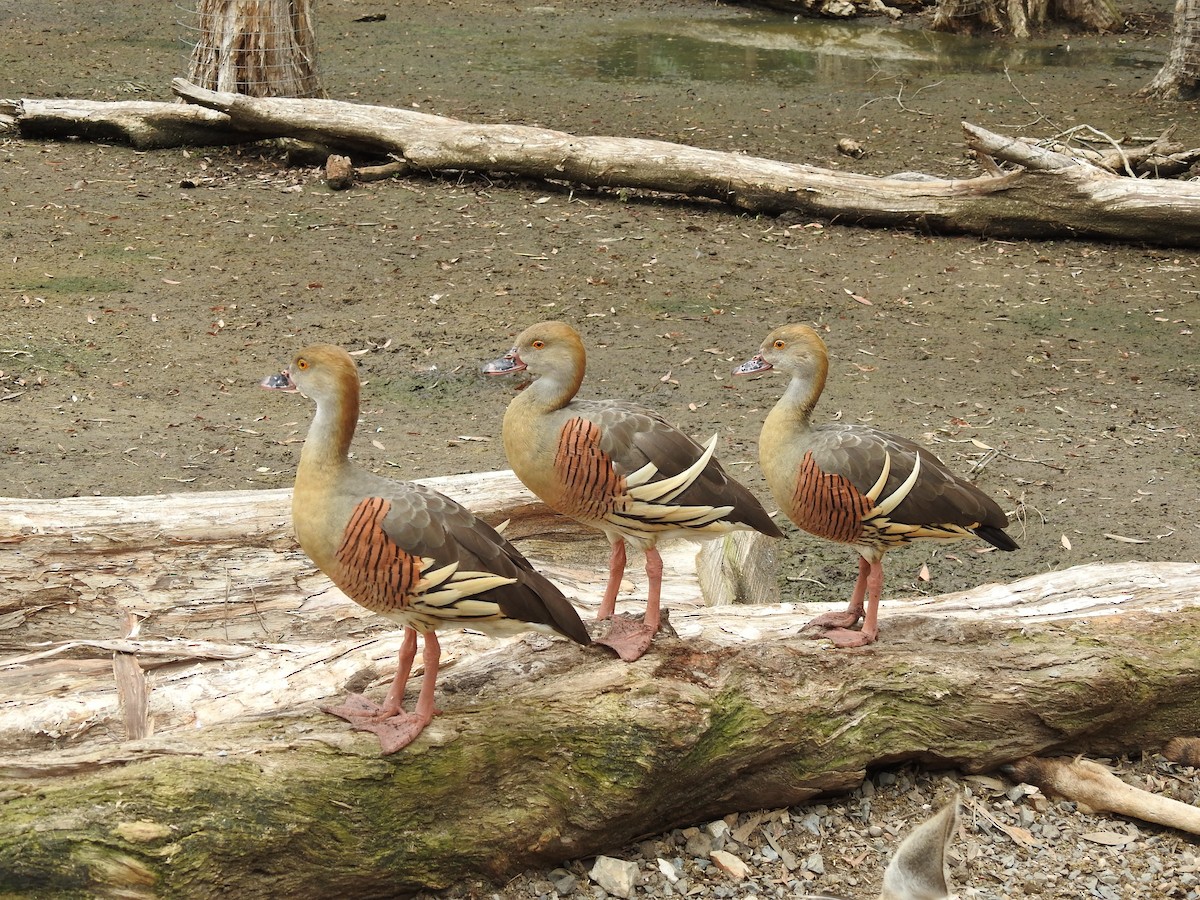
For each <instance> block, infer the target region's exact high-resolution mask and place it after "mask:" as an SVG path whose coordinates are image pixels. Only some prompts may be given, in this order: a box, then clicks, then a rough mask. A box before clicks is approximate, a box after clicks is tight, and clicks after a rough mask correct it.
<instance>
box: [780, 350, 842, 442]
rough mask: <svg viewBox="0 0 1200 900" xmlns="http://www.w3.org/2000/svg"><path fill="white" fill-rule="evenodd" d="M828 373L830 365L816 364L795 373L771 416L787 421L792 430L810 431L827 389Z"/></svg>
mask: <svg viewBox="0 0 1200 900" xmlns="http://www.w3.org/2000/svg"><path fill="white" fill-rule="evenodd" d="M817 362H818V363H819V361H817ZM828 371H829V367H828V364H826V365H824V366H822V365H819V364H814V365H813V366H812V367H810V368H805V369H802V370H799V371H797V372H795V373H794V374H793V375H792V380H791V381H790V382H788V386H787V389H786V390H785V391H784V392H783V396H782V397H780V398H779V402H778V403H777V404H775V408H774V409H773V410H771V413H770V415H771V416H772V417H774V418H776V419H777V420H784V421H786V422H787V423H788V425H789V426H790V427H791V428H798V429H801V430H805V431H806V430H808V428H809V427H810V425H811V424H812V412H813V409H814V408H815V407H816V405H817V400H818V399H820V397H821V391H823V390H824V389H825V377H826V375H827V374H828Z"/></svg>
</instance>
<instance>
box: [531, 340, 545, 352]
mask: <svg viewBox="0 0 1200 900" xmlns="http://www.w3.org/2000/svg"><path fill="white" fill-rule="evenodd" d="M529 346H531V347H532V348H533V349H534V350H541V349H542V348H543V347H545V346H546V342H545V341H534V342H533V343H532V344H530V345H529Z"/></svg>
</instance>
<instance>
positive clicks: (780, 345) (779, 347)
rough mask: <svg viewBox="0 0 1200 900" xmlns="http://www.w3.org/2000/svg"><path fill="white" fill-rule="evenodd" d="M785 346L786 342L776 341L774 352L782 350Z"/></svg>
mask: <svg viewBox="0 0 1200 900" xmlns="http://www.w3.org/2000/svg"><path fill="white" fill-rule="evenodd" d="M786 346H787V342H786V341H776V342H775V349H776V350H782V349H783V348H784V347H786Z"/></svg>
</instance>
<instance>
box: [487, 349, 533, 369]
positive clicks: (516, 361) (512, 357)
mask: <svg viewBox="0 0 1200 900" xmlns="http://www.w3.org/2000/svg"><path fill="white" fill-rule="evenodd" d="M524 371H525V363H524V362H522V361H521V357H520V356H518V355H517V348H516V347H513V348H512V349H511V350H509V351H508V352H507V353H505V354H504V355H503V356H502V357H500V358H499V359H493V360H492V361H491V362H490V363H487V364H485V365H484V367H483V374H484V375H512V374H513V373H514V372H524Z"/></svg>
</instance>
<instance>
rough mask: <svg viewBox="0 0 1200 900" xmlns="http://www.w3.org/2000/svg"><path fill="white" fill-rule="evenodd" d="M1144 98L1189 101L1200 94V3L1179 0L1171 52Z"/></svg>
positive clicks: (1198, 1)
mask: <svg viewBox="0 0 1200 900" xmlns="http://www.w3.org/2000/svg"><path fill="white" fill-rule="evenodd" d="M1139 93H1140V94H1141V95H1143V96H1147V97H1154V98H1156V99H1159V100H1188V99H1191V98H1192V97H1195V96H1196V95H1197V94H1198V93H1200V0H1175V25H1174V32H1173V37H1172V39H1171V52H1170V53H1169V54H1168V55H1167V61H1166V62H1165V63H1163V66H1162V68H1161V69H1159V70H1158V74H1156V75H1155V76H1154V80H1153V81H1151V82H1150V84H1148V85H1146V87H1145V88H1143V89H1142V90H1141V91H1140V92H1139Z"/></svg>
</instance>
